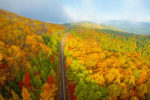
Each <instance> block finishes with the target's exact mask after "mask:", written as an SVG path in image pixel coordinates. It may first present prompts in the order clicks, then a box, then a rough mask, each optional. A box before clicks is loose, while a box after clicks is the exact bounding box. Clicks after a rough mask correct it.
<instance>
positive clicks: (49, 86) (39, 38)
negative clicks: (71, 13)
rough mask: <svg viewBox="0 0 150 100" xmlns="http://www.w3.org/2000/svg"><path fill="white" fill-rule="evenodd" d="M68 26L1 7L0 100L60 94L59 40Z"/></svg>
mask: <svg viewBox="0 0 150 100" xmlns="http://www.w3.org/2000/svg"><path fill="white" fill-rule="evenodd" d="M65 29H66V26H63V25H57V24H52V23H46V22H41V21H38V20H34V19H29V18H26V17H23V16H19V15H17V14H14V13H11V12H8V11H5V10H0V100H2V98H3V97H4V98H5V99H11V100H19V98H22V99H23V100H31V99H32V100H39V99H40V98H41V100H46V99H47V98H51V99H54V97H55V96H56V94H57V96H58V92H57V91H58V87H59V78H57V77H58V75H59V73H58V71H57V69H58V68H59V67H58V66H59V42H60V41H61V37H62V36H63V34H64V31H65ZM45 94H46V95H47V96H45Z"/></svg>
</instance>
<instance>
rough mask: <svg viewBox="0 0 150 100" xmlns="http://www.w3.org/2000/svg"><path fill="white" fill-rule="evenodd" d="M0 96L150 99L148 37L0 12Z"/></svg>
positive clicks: (18, 99)
mask: <svg viewBox="0 0 150 100" xmlns="http://www.w3.org/2000/svg"><path fill="white" fill-rule="evenodd" d="M61 76H63V77H61ZM62 78H63V79H62ZM61 82H62V83H61ZM61 85H63V86H64V88H62V87H61ZM62 93H63V94H62ZM62 96H63V97H62ZM62 98H65V99H62ZM0 100H150V35H142V34H134V33H129V32H125V31H122V30H120V29H117V28H115V27H111V26H107V25H98V24H95V23H90V22H80V23H71V24H53V23H47V22H42V21H38V20H35V19H30V18H27V17H23V16H20V15H17V14H14V13H11V12H8V11H5V10H0Z"/></svg>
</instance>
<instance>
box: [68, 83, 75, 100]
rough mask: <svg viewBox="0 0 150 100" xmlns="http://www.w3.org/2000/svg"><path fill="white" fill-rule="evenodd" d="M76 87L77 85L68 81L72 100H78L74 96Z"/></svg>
mask: <svg viewBox="0 0 150 100" xmlns="http://www.w3.org/2000/svg"><path fill="white" fill-rule="evenodd" d="M75 87H76V84H75V83H72V82H71V81H70V80H68V89H69V97H70V99H71V100H76V96H75V95H74V92H75Z"/></svg>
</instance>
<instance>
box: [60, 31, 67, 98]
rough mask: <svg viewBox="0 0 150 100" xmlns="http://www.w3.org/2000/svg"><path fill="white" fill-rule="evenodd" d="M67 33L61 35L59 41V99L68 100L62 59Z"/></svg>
mask: <svg viewBox="0 0 150 100" xmlns="http://www.w3.org/2000/svg"><path fill="white" fill-rule="evenodd" d="M68 35H69V32H67V34H66V35H65V36H64V37H63V39H62V41H61V43H60V100H69V93H68V86H67V81H66V73H65V61H64V60H65V59H64V46H65V39H66V37H67V36H68Z"/></svg>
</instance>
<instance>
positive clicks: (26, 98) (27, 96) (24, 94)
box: [21, 87, 32, 100]
mask: <svg viewBox="0 0 150 100" xmlns="http://www.w3.org/2000/svg"><path fill="white" fill-rule="evenodd" d="M21 94H22V100H32V99H31V97H30V93H29V92H28V90H27V89H26V88H25V87H23V89H22V93H21Z"/></svg>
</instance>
